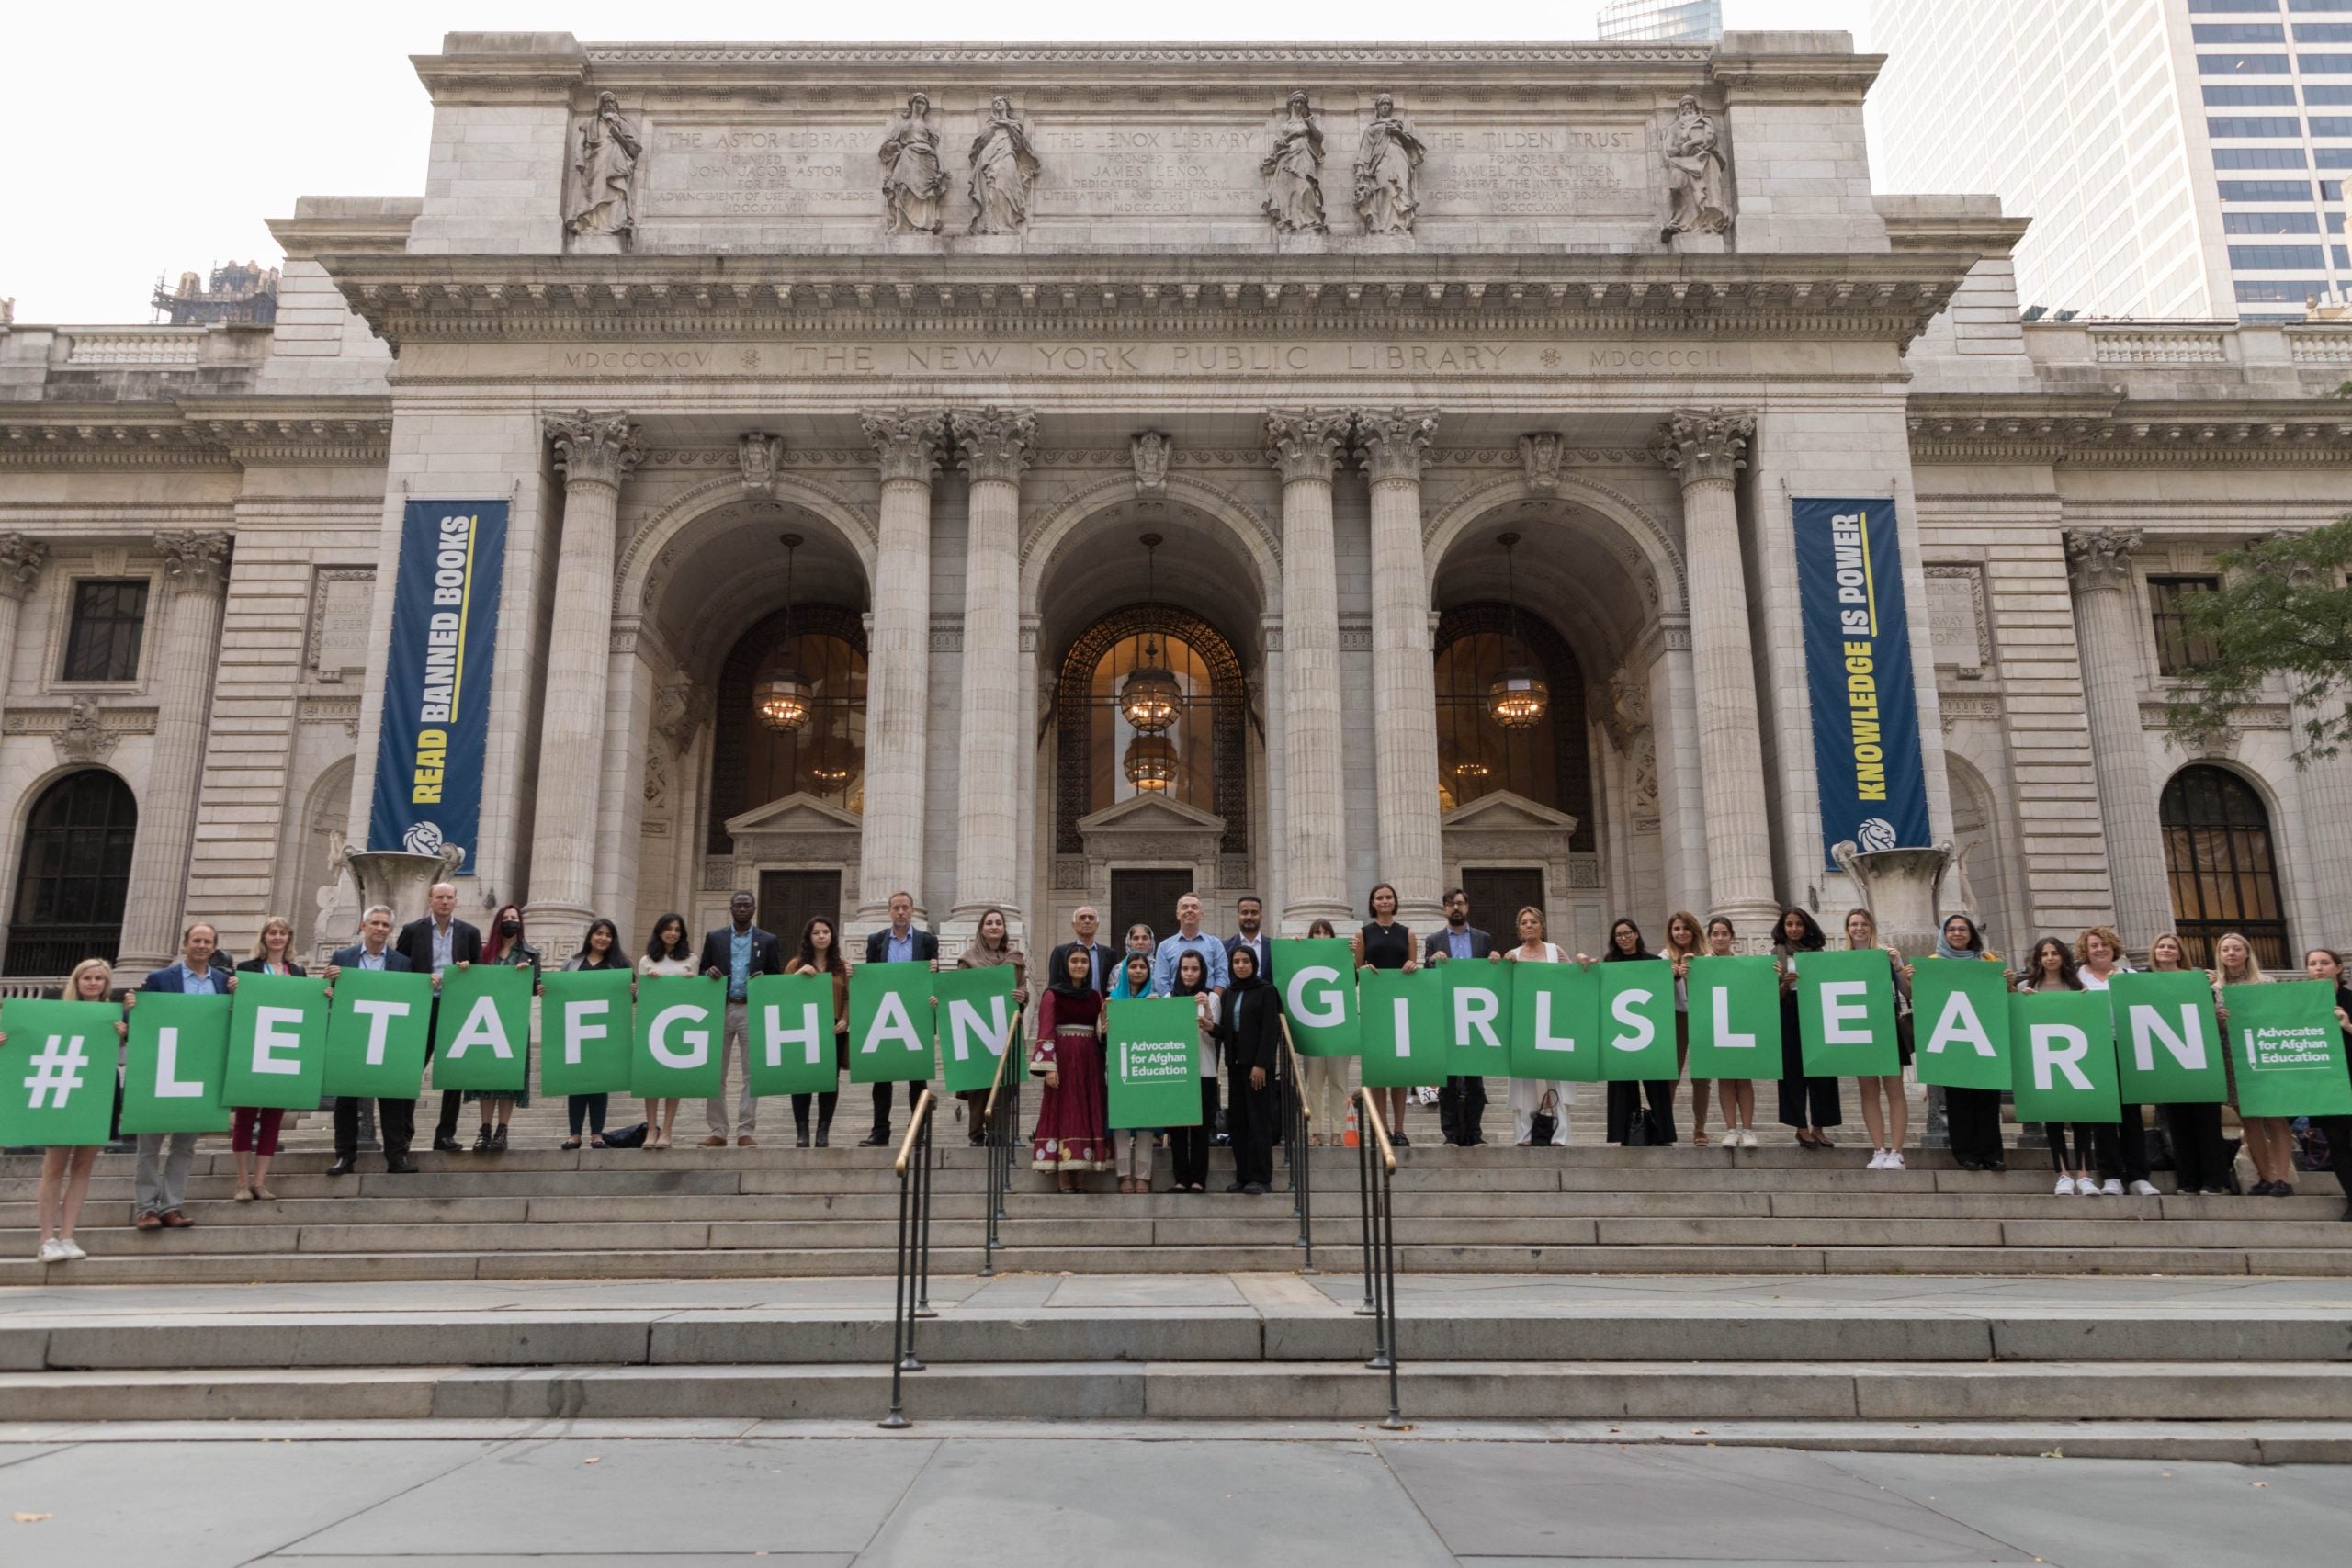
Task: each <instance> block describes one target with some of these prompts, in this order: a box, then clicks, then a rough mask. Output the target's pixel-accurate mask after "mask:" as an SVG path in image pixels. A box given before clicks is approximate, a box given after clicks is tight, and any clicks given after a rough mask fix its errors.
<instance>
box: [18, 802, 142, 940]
mask: <svg viewBox="0 0 2352 1568" xmlns="http://www.w3.org/2000/svg"><path fill="white" fill-rule="evenodd" d="M138 835H139V803H138V802H137V801H136V800H134V799H133V798H131V794H130V785H129V784H125V783H123V782H122V780H121V779H119V778H118V777H116V776H115V775H114V774H113V773H108V772H107V770H105V769H104V768H83V769H80V770H78V771H77V772H74V773H67V774H65V775H64V776H63V777H62V778H59V779H57V780H56V781H55V782H53V783H52V784H50V786H49V787H48V788H47V789H45V790H43V791H41V793H40V798H39V799H38V800H36V801H34V802H33V808H32V811H31V812H30V814H29V815H28V817H27V818H26V821H25V845H24V853H23V856H22V857H21V858H20V859H19V860H18V862H17V894H16V897H15V899H14V901H13V902H12V903H11V904H10V906H9V916H8V952H7V956H6V960H5V962H0V969H4V970H5V972H6V973H7V974H10V975H63V974H65V973H67V972H68V971H70V970H71V969H72V968H73V967H74V965H75V964H79V963H80V962H81V961H82V960H84V959H85V958H103V959H105V960H107V962H108V963H112V962H113V961H114V959H115V956H116V954H117V953H118V951H119V948H120V945H121V942H122V906H123V899H124V897H125V895H126V894H127V893H128V892H129V890H130V851H131V846H132V842H133V840H136V839H137V838H138Z"/></svg>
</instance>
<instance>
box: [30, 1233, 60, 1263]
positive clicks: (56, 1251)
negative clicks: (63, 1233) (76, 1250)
mask: <svg viewBox="0 0 2352 1568" xmlns="http://www.w3.org/2000/svg"><path fill="white" fill-rule="evenodd" d="M33 1260H34V1261H35V1262H38V1263H62V1262H64V1261H65V1244H64V1243H63V1242H62V1241H58V1240H55V1239H54V1238H52V1239H51V1240H49V1241H45V1242H42V1243H41V1244H40V1251H38V1252H36V1253H34V1254H33Z"/></svg>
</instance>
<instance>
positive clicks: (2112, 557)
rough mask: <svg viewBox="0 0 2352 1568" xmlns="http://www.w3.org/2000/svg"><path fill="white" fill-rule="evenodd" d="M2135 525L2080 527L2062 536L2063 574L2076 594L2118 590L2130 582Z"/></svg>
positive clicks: (2136, 538) (2137, 542)
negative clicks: (2064, 560) (2064, 538)
mask: <svg viewBox="0 0 2352 1568" xmlns="http://www.w3.org/2000/svg"><path fill="white" fill-rule="evenodd" d="M2139 547H2140V530H2139V529H2137V528H2084V529H2078V530H2076V531H2075V532H2072V533H2069V534H2068V535H2067V536H2066V576H2067V579H2068V581H2071V582H2072V583H2073V584H2074V588H2075V592H2077V593H2090V592H2096V591H2098V590H2099V589H2107V588H2112V589H2121V588H2124V587H2126V586H2128V585H2129V584H2130V583H2131V552H2132V551H2134V550H2136V549H2138V548H2139Z"/></svg>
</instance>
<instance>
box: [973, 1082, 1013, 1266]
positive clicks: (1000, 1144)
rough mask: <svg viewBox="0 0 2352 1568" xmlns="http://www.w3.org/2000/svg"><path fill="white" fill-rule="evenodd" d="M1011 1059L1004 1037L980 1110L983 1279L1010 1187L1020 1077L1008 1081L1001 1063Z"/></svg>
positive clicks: (998, 1241)
mask: <svg viewBox="0 0 2352 1568" xmlns="http://www.w3.org/2000/svg"><path fill="white" fill-rule="evenodd" d="M1011 1060H1012V1041H1011V1040H1009V1039H1008V1040H1007V1041H1006V1042H1005V1048H1004V1050H1003V1052H1002V1053H1001V1054H1000V1055H998V1057H997V1059H996V1072H995V1074H994V1076H992V1077H990V1078H989V1098H988V1102H987V1104H986V1105H984V1106H983V1107H982V1108H981V1111H980V1114H981V1116H982V1117H983V1118H984V1119H985V1120H986V1121H987V1122H988V1134H987V1147H988V1161H989V1181H988V1196H987V1199H986V1200H985V1201H986V1202H987V1204H988V1213H987V1219H988V1237H987V1239H986V1240H985V1241H984V1242H983V1243H982V1244H981V1247H980V1278H981V1279H983V1280H988V1279H993V1278H994V1277H995V1275H996V1249H997V1248H998V1247H1002V1246H1003V1245H1004V1237H1003V1228H1002V1227H1003V1224H1004V1218H1005V1214H1004V1200H1005V1195H1006V1194H1007V1193H1008V1192H1009V1191H1010V1190H1012V1147H1013V1135H1014V1133H1015V1131H1016V1130H1017V1129H1018V1127H1019V1126H1020V1123H1021V1079H1020V1078H1019V1077H1013V1078H1012V1079H1011V1080H1010V1081H1009V1082H1008V1080H1007V1076H1006V1068H1005V1064H1006V1063H1008V1062H1010V1061H1011ZM1000 1095H1001V1096H1002V1098H1003V1100H1004V1114H1003V1115H1001V1116H999V1115H998V1114H997V1111H996V1107H997V1100H998V1098H999V1096H1000Z"/></svg>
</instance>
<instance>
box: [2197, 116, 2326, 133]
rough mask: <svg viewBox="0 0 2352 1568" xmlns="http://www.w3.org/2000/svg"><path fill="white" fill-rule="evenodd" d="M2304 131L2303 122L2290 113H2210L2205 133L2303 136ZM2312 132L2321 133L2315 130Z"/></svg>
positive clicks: (2206, 120)
mask: <svg viewBox="0 0 2352 1568" xmlns="http://www.w3.org/2000/svg"><path fill="white" fill-rule="evenodd" d="M2312 123H2313V124H2317V123H2318V122H2317V121H2313V122H2312ZM2302 133H2303V122H2302V121H2301V120H2300V119H2297V118H2295V117H2294V116H2293V115H2290V114H2256V115H2212V114H2209V115H2207V116H2206V117H2205V134H2206V135H2208V136H2212V137H2247V136H2301V134H2302ZM2312 134H2314V135H2317V134H2319V133H2318V132H2317V131H2314V132H2313V133H2312Z"/></svg>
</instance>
